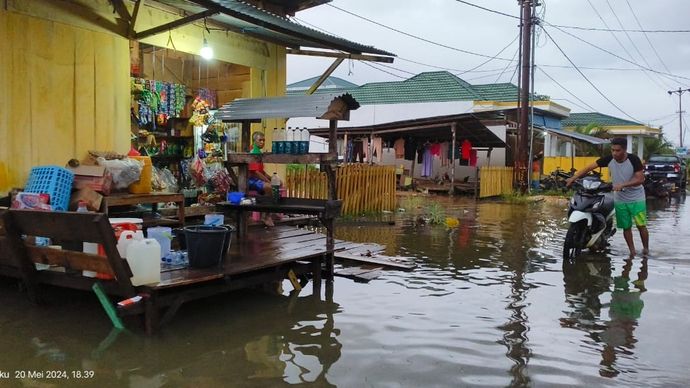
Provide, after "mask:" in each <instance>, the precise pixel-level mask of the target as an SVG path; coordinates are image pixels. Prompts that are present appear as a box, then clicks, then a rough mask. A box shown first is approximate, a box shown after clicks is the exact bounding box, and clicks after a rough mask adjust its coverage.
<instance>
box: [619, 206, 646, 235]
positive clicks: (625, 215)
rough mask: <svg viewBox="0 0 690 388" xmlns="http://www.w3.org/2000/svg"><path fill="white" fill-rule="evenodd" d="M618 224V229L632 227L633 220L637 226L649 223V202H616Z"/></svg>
mask: <svg viewBox="0 0 690 388" xmlns="http://www.w3.org/2000/svg"><path fill="white" fill-rule="evenodd" d="M615 208H616V226H617V227H618V229H630V228H632V224H633V221H635V225H637V226H646V225H647V203H646V202H645V201H637V202H616V204H615Z"/></svg>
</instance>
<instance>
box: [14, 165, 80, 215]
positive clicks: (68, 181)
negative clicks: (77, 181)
mask: <svg viewBox="0 0 690 388" xmlns="http://www.w3.org/2000/svg"><path fill="white" fill-rule="evenodd" d="M73 183H74V174H73V173H72V171H70V170H68V169H66V168H62V167H58V166H39V167H34V168H32V169H31V172H30V173H29V180H28V181H27V182H26V186H25V187H24V191H25V192H27V193H45V194H48V195H50V205H51V206H52V208H53V210H58V211H67V209H68V208H69V199H70V195H71V194H72V184H73Z"/></svg>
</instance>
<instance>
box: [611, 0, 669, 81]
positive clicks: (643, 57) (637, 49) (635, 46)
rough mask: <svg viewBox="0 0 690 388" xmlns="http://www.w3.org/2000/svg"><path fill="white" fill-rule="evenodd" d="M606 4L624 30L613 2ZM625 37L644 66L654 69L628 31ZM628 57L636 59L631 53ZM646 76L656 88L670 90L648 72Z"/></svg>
mask: <svg viewBox="0 0 690 388" xmlns="http://www.w3.org/2000/svg"><path fill="white" fill-rule="evenodd" d="M606 4H607V5H608V6H609V9H610V10H611V13H613V17H615V18H616V21H617V22H618V25H619V26H620V27H621V28H624V27H623V22H621V19H620V18H619V17H618V14H617V13H616V11H615V10H614V9H613V6H611V2H610V1H609V0H606ZM611 34H612V35H614V36H615V33H613V32H612V33H611ZM625 36H626V37H627V38H628V41H630V44H632V46H633V48H634V49H635V51H637V54H638V55H639V56H640V58H642V62H644V64H645V65H647V67H652V65H650V64H649V61H647V58H646V57H645V56H644V54H642V52H641V51H640V49H639V48H638V47H637V45H636V44H635V41H633V40H632V38H631V37H630V34H629V33H628V32H627V31H626V32H625ZM626 52H627V50H626ZM628 56H630V59H632V60H634V59H635V58H634V57H633V56H632V55H630V53H628ZM644 74H645V75H646V76H647V78H649V79H650V80H651V81H652V82H653V83H654V84H655V85H656V86H658V87H660V88H661V89H662V90H663V89H668V86H664V85H662V84H661V83H659V81H657V80H656V78H653V77H652V76H651V75H649V74H647V73H646V72H645V73H644ZM656 76H657V77H658V76H659V75H658V74H657V75H656ZM662 81H663V80H662Z"/></svg>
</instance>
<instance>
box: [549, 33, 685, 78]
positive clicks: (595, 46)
mask: <svg viewBox="0 0 690 388" xmlns="http://www.w3.org/2000/svg"><path fill="white" fill-rule="evenodd" d="M541 23H543V24H546V25H548V26H549V27H553V28H555V29H557V30H558V31H560V32H562V33H564V34H566V35H568V36H570V37H572V38H575V39H577V40H579V41H580V42H582V43H585V44H586V45H588V46H591V47H594V48H595V49H597V50H600V51H603V52H605V53H607V54H609V55H612V56H614V57H616V58H618V59H620V60H622V61H625V62H627V63H630V64H631V65H634V66H636V67H638V68H640V69H643V70H647V71H651V72H653V73H658V74H662V75H665V76H667V77H671V78H680V79H686V80H690V77H685V76H682V75H678V74H672V73H665V72H663V71H659V70H655V69H651V68H648V67H645V66H642V65H640V64H639V63H636V62H633V61H631V60H629V59H626V58H624V57H621V56H620V55H618V54H616V53H614V52H611V51H609V50H607V49H605V48H602V47H599V46H597V45H595V44H594V43H591V42H589V41H587V40H585V39H582V38H580V37H579V36H577V35H575V34H572V33H570V32H568V31H565V30H563V29H562V28H561V27H559V26H557V25H554V24H551V23H549V22H547V21H545V20H540V24H541ZM543 28H544V27H543V26H542V29H543ZM544 32H546V30H545V29H544ZM675 81H676V82H678V80H675Z"/></svg>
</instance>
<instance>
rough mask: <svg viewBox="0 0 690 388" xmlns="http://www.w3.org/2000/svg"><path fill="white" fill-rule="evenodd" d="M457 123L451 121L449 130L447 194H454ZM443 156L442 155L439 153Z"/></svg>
mask: <svg viewBox="0 0 690 388" xmlns="http://www.w3.org/2000/svg"><path fill="white" fill-rule="evenodd" d="M457 125H458V124H457V123H455V122H454V123H452V124H450V132H451V135H452V136H451V138H452V141H451V152H450V154H451V158H450V190H448V195H453V194H455V140H456V139H455V137H456V136H455V135H456V133H457ZM441 157H443V155H441Z"/></svg>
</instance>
